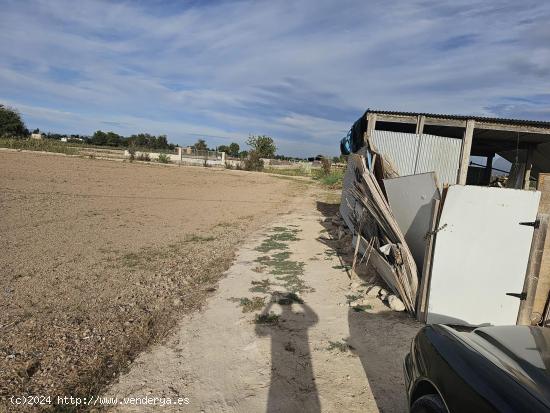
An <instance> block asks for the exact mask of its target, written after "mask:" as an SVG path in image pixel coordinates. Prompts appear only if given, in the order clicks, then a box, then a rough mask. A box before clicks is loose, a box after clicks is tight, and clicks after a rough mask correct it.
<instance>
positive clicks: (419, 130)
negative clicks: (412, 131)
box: [416, 115, 426, 135]
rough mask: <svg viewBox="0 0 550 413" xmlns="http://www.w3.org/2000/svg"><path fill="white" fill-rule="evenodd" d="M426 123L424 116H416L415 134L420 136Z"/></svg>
mask: <svg viewBox="0 0 550 413" xmlns="http://www.w3.org/2000/svg"><path fill="white" fill-rule="evenodd" d="M425 121H426V116H424V115H418V117H417V119H416V134H417V135H422V134H423V133H424V122H425Z"/></svg>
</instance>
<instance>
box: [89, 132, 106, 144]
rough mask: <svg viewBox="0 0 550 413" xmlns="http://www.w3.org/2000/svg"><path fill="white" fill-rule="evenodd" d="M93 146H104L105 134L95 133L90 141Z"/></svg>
mask: <svg viewBox="0 0 550 413" xmlns="http://www.w3.org/2000/svg"><path fill="white" fill-rule="evenodd" d="M90 141H91V143H92V144H93V145H105V144H106V143H107V134H106V133H105V132H103V131H100V130H98V131H95V133H94V134H93V135H92V139H91V140H90Z"/></svg>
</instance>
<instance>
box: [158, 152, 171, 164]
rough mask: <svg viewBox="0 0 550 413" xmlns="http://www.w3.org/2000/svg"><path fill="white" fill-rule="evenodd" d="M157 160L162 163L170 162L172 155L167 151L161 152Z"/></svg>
mask: <svg viewBox="0 0 550 413" xmlns="http://www.w3.org/2000/svg"><path fill="white" fill-rule="evenodd" d="M157 160H158V161H159V162H160V163H170V157H169V156H168V155H167V154H165V153H159V157H158V159H157Z"/></svg>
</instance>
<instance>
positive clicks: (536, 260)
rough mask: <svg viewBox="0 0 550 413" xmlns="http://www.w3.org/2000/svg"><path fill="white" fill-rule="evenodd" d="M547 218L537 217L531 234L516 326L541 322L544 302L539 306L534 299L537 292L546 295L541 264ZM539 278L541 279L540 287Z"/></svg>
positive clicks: (546, 281) (539, 215) (546, 280)
mask: <svg viewBox="0 0 550 413" xmlns="http://www.w3.org/2000/svg"><path fill="white" fill-rule="evenodd" d="M548 218H549V215H548V214H538V215H537V221H538V222H539V226H538V228H535V231H534V232H533V239H532V241H531V250H530V252H529V261H528V263H527V271H526V273H525V280H524V281H523V292H524V293H525V300H521V301H520V304H519V310H518V319H517V321H516V324H517V325H524V326H529V325H537V324H539V323H540V322H541V318H542V311H543V309H544V304H545V302H543V303H542V305H541V304H540V303H537V301H536V298H537V291H538V290H540V291H542V290H544V292H545V293H546V295H548V276H547V274H544V273H542V272H541V263H542V257H543V255H544V252H545V248H544V247H545V243H546V234H547V230H548ZM539 277H541V278H542V279H541V281H540V284H541V285H540V286H539ZM545 284H546V285H545Z"/></svg>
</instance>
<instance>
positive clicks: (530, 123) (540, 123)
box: [366, 109, 550, 129]
mask: <svg viewBox="0 0 550 413" xmlns="http://www.w3.org/2000/svg"><path fill="white" fill-rule="evenodd" d="M369 112H370V113H379V114H386V115H397V116H426V117H427V118H438V119H455V120H464V121H466V120H468V119H473V120H475V121H478V122H488V123H500V124H507V125H525V126H536V127H539V128H549V129H550V122H546V121H539V120H524V119H507V118H490V117H484V116H466V115H447V114H440V113H422V112H399V111H391V110H376V109H368V110H367V112H366V113H369Z"/></svg>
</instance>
